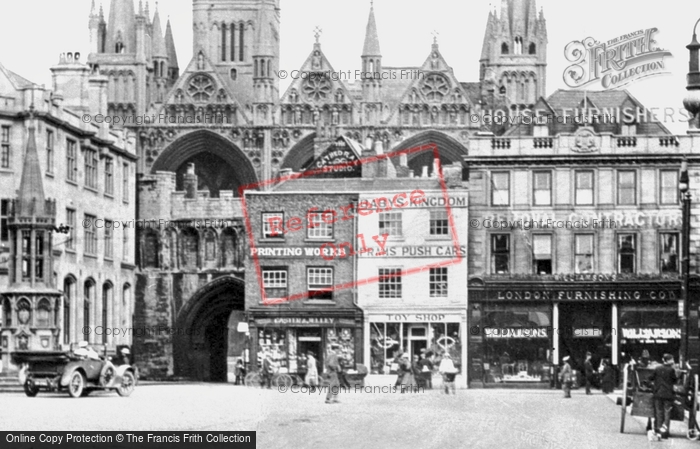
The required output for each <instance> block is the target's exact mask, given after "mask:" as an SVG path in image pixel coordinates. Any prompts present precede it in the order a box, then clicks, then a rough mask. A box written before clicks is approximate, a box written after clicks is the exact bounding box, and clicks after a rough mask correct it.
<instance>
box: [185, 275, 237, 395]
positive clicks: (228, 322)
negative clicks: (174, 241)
mask: <svg viewBox="0 0 700 449" xmlns="http://www.w3.org/2000/svg"><path fill="white" fill-rule="evenodd" d="M244 287H245V283H244V281H243V279H240V278H237V277H235V276H223V277H220V278H218V279H215V280H213V281H212V282H210V283H209V284H207V285H205V286H204V287H202V288H200V289H199V290H197V292H195V294H194V295H192V297H191V298H190V299H189V301H187V303H186V304H185V305H184V306H183V307H182V309H180V311H179V313H178V316H177V319H176V323H177V324H176V327H175V329H176V330H177V331H178V332H175V333H174V335H173V358H174V368H175V375H176V376H178V377H185V378H188V379H193V380H198V381H204V382H226V381H227V377H228V376H227V373H228V369H227V360H228V357H229V356H231V357H237V356H240V355H241V354H242V353H243V351H244V350H245V342H246V335H245V334H244V333H239V332H238V331H237V323H239V322H241V321H244V320H245V318H244V315H243V310H244V308H245V291H244Z"/></svg>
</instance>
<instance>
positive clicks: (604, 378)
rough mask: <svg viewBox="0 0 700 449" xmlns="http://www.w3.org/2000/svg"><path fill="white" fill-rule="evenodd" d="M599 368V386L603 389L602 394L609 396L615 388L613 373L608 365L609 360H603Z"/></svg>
mask: <svg viewBox="0 0 700 449" xmlns="http://www.w3.org/2000/svg"><path fill="white" fill-rule="evenodd" d="M601 368H602V369H601V386H602V387H603V393H605V394H610V393H612V392H613V389H614V388H615V372H614V371H613V368H612V366H611V365H610V360H608V359H603V363H602V364H601Z"/></svg>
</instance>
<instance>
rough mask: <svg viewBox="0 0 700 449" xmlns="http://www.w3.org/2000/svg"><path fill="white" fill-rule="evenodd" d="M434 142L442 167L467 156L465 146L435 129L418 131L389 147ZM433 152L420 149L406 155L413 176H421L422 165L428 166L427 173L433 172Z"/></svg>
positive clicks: (414, 145) (394, 150)
mask: <svg viewBox="0 0 700 449" xmlns="http://www.w3.org/2000/svg"><path fill="white" fill-rule="evenodd" d="M427 144H435V145H437V148H438V154H439V155H440V164H441V165H442V166H443V167H444V166H445V165H450V164H453V163H455V162H459V163H460V164H462V157H463V156H467V154H468V150H467V148H466V147H465V146H464V145H462V144H461V143H459V142H458V141H457V140H455V139H453V138H452V137H450V136H448V135H447V134H444V133H441V132H439V131H435V130H429V131H425V132H421V133H418V134H416V135H414V136H412V137H409V138H408V139H406V140H404V141H402V142H401V143H399V144H398V145H397V146H396V147H394V148H392V149H391V152H397V151H401V150H407V149H410V148H415V147H420V146H422V145H427ZM433 159H434V154H433V152H432V151H421V152H416V153H412V154H409V155H408V167H409V168H410V169H411V170H413V173H414V175H415V176H421V172H422V170H423V167H425V166H427V167H428V173H429V174H432V172H433Z"/></svg>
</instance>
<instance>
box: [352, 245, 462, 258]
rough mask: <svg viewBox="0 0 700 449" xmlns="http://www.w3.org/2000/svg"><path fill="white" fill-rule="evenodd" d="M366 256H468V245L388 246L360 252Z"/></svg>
mask: <svg viewBox="0 0 700 449" xmlns="http://www.w3.org/2000/svg"><path fill="white" fill-rule="evenodd" d="M360 256H364V257H377V256H379V257H466V256H467V246H466V245H461V246H452V245H449V246H428V245H423V246H388V247H387V248H385V249H384V251H368V252H360Z"/></svg>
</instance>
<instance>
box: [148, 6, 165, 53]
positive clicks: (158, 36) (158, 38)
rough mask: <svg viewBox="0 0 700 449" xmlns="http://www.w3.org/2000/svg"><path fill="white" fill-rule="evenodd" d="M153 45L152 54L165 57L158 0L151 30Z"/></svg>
mask: <svg viewBox="0 0 700 449" xmlns="http://www.w3.org/2000/svg"><path fill="white" fill-rule="evenodd" d="M151 42H152V46H153V53H152V54H153V56H154V57H162V58H166V57H167V56H168V51H167V48H166V43H165V39H164V38H163V29H162V28H161V26H160V13H159V12H158V2H156V12H155V14H154V15H153V32H152V35H151Z"/></svg>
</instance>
